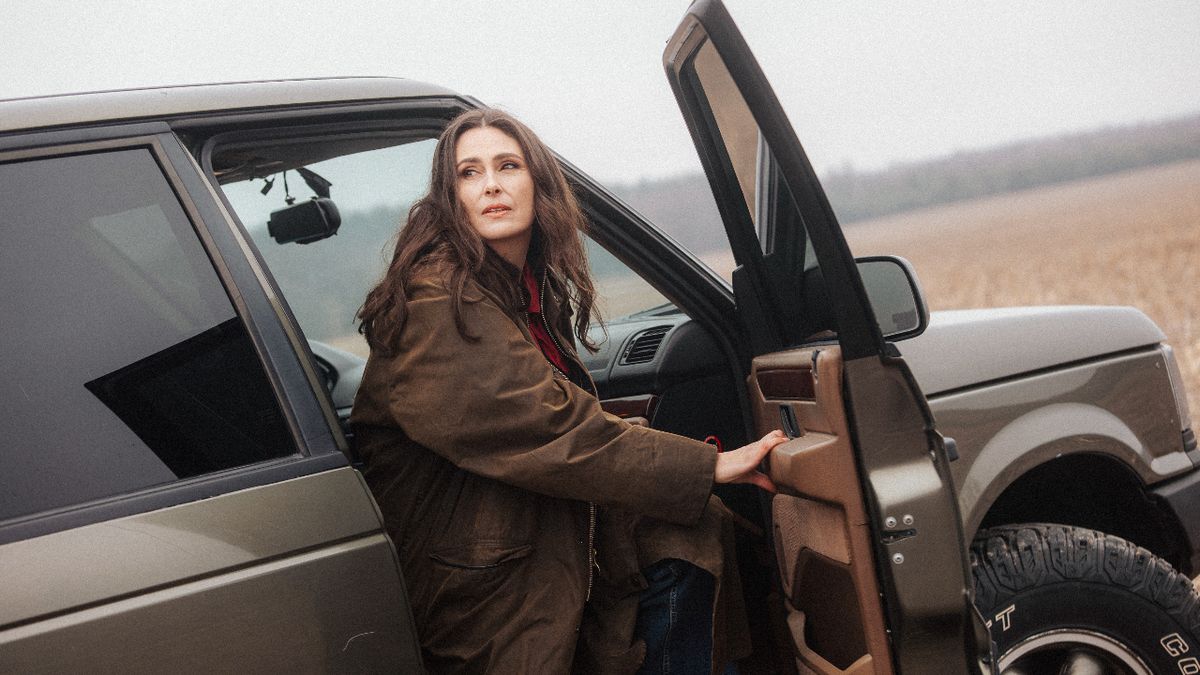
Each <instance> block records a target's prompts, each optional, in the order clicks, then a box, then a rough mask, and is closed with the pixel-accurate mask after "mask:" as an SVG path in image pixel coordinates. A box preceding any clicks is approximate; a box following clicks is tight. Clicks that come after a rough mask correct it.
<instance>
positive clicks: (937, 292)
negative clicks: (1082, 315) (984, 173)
mask: <svg viewBox="0 0 1200 675" xmlns="http://www.w3.org/2000/svg"><path fill="white" fill-rule="evenodd" d="M845 232H846V238H847V239H848V240H849V243H850V248H851V250H852V251H853V252H854V254H855V255H856V256H861V255H871V254H894V255H900V256H903V257H905V258H908V259H909V260H910V261H911V262H912V263H913V266H914V267H915V268H916V271H917V276H918V278H919V279H920V281H921V284H922V286H923V287H924V290H925V296H926V298H927V300H928V302H929V306H930V309H931V310H939V309H959V308H970V307H1004V306H1014V305H1064V304H1097V305H1131V306H1133V307H1137V308H1139V309H1141V310H1142V311H1144V312H1145V313H1146V314H1147V315H1149V316H1150V318H1151V319H1153V320H1154V321H1155V322H1156V323H1157V324H1158V325H1159V327H1160V328H1162V329H1163V332H1165V333H1166V334H1167V338H1168V340H1169V342H1170V344H1171V345H1172V346H1174V348H1175V351H1176V355H1177V357H1178V359H1179V365H1180V369H1181V370H1182V371H1183V375H1184V380H1185V382H1186V386H1187V390H1188V396H1189V399H1190V403H1191V412H1192V419H1193V420H1197V421H1200V161H1188V162H1181V163H1177V164H1169V165H1163V166H1157V167H1152V168H1148V169H1141V170H1136V171H1130V172H1126V173H1120V174H1114V175H1109V176H1104V177H1100V178H1094V179H1089V180H1083V181H1076V182H1072V183H1066V184H1061V185H1054V186H1049V187H1044V188H1039V189H1036V190H1028V191H1024V192H1017V193H1010V194H1006V195H1000V196H995V197H989V198H984V199H978V200H974V201H970V202H959V203H956V204H949V205H945V206H940V207H935V208H929V209H922V210H919V211H910V212H907V213H903V214H899V215H895V216H888V217H884V218H879V219H876V220H870V221H863V222H859V223H853V224H851V225H849V226H847V227H846V228H845ZM1096 330H1104V326H1096Z"/></svg>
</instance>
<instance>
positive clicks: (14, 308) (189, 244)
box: [0, 149, 297, 521]
mask: <svg viewBox="0 0 1200 675" xmlns="http://www.w3.org/2000/svg"><path fill="white" fill-rule="evenodd" d="M0 206H2V207H3V209H2V212H0V288H3V289H4V292H3V294H0V316H2V317H3V324H2V325H3V328H0V354H2V355H3V356H2V358H0V403H2V404H3V406H4V410H3V412H2V413H0V521H3V520H8V519H11V518H14V517H18V516H22V515H27V514H32V513H38V512H42V511H47V510H51V509H57V508H61V507H66V506H72V505H76V504H80V503H84V502H89V501H94V500H97V499H102V498H105V497H110V496H114V495H119V494H123V493H127V492H131V491H135V490H140V489H143V488H147V487H151V486H155V485H161V484H165V483H170V482H172V481H176V480H179V479H183V478H190V477H194V476H198V475H202V474H206V473H210V472H215V471H221V470H224V469H229V468H233V467H237V466H242V465H246V464H252V463H256V462H261V461H264V460H268V459H272V458H277V457H282V456H287V455H291V454H294V453H296V452H297V450H296V447H295V444H294V441H293V439H292V436H291V434H290V432H289V430H288V427H287V425H286V423H285V421H284V418H283V416H282V413H281V411H280V409H279V405H278V402H277V401H276V399H275V396H274V394H273V393H272V391H271V389H270V385H269V383H268V380H267V377H266V374H265V373H264V371H263V369H262V366H261V364H260V363H259V360H258V357H257V355H256V353H255V350H254V348H253V346H252V344H251V342H250V339H249V336H248V335H247V333H246V329H245V327H244V326H243V324H242V322H241V321H240V320H239V319H238V318H237V315H236V314H235V312H234V308H233V305H232V303H231V302H230V300H229V297H228V295H227V294H226V292H225V289H224V287H223V286H222V285H221V282H220V279H219V278H218V276H217V274H216V271H215V270H214V268H213V266H212V263H211V261H210V260H209V258H208V256H207V255H206V254H205V251H204V249H203V247H202V246H201V243H200V240H199V239H198V237H197V235H196V232H195V230H194V229H193V228H192V225H191V223H190V221H189V220H188V218H187V217H186V216H185V214H184V212H183V209H182V207H181V206H180V204H179V202H178V199H177V198H176V196H175V194H174V193H173V192H172V190H171V188H170V186H169V184H168V183H167V180H166V178H165V177H164V176H163V173H162V171H161V169H160V167H159V166H158V164H157V162H156V161H155V159H154V157H153V156H152V155H151V153H150V151H149V150H148V149H128V150H119V151H112V152H100V153H93V154H84V155H74V156H69V157H55V158H50V159H36V160H30V161H22V162H14V163H9V164H0Z"/></svg>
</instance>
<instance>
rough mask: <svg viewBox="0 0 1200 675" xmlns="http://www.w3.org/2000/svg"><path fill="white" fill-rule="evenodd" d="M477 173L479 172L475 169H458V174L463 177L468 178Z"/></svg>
mask: <svg viewBox="0 0 1200 675" xmlns="http://www.w3.org/2000/svg"><path fill="white" fill-rule="evenodd" d="M477 173H479V172H478V171H476V170H475V169H471V168H467V169H463V170H462V171H460V172H459V174H458V175H460V176H462V177H463V178H470V177H471V176H474V175H475V174H477Z"/></svg>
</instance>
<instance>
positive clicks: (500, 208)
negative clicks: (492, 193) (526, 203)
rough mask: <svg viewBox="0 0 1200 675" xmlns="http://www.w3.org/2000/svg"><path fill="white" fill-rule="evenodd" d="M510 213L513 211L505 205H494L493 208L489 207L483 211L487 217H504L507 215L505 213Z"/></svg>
mask: <svg viewBox="0 0 1200 675" xmlns="http://www.w3.org/2000/svg"><path fill="white" fill-rule="evenodd" d="M509 211H512V209H511V208H509V207H507V206H505V205H503V204H492V205H491V206H489V207H487V208H486V209H484V210H483V215H485V216H499V215H503V214H505V213H508V212H509Z"/></svg>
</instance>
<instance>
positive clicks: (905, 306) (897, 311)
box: [854, 255, 929, 342]
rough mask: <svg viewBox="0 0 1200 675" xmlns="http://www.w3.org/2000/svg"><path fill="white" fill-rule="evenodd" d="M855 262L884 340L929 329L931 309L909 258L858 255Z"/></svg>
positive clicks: (910, 335) (901, 337) (900, 337)
mask: <svg viewBox="0 0 1200 675" xmlns="http://www.w3.org/2000/svg"><path fill="white" fill-rule="evenodd" d="M854 262H855V264H856V265H857V266H858V274H859V276H860V277H862V282H863V286H864V287H865V288H866V290H867V298H868V299H869V300H870V301H871V309H872V310H874V312H875V320H876V321H877V322H879V332H880V333H883V337H884V339H886V340H891V341H893V342H894V341H897V340H904V339H907V338H911V337H916V336H918V335H920V334H921V333H923V332H925V327H926V326H928V325H929V310H928V309H927V308H926V306H925V296H924V295H923V294H922V293H921V286H920V285H919V284H918V283H917V274H916V272H914V271H913V268H912V265H911V264H910V263H909V262H908V261H907V260H905V259H904V258H900V257H897V256H890V255H884V256H870V257H866V258H855V260H854Z"/></svg>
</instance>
